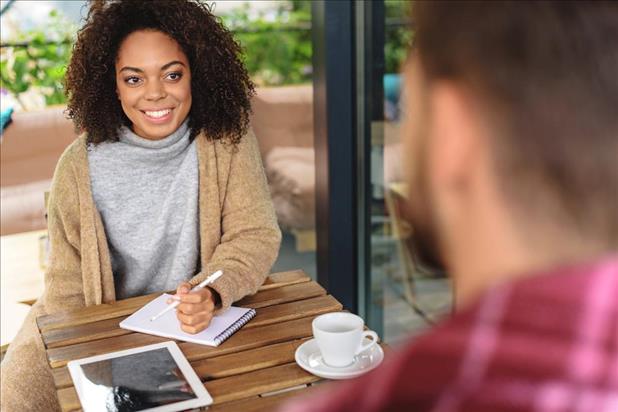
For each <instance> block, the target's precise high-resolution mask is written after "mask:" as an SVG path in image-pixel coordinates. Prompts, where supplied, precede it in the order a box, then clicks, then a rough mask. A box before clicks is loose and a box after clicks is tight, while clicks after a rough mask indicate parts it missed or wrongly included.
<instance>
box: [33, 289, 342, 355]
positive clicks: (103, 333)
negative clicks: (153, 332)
mask: <svg viewBox="0 0 618 412" xmlns="http://www.w3.org/2000/svg"><path fill="white" fill-rule="evenodd" d="M340 309H341V305H340V304H339V302H337V300H336V299H335V298H333V297H332V296H330V295H326V296H318V297H315V298H309V299H305V300H298V301H295V302H289V303H283V304H280V305H275V306H266V307H262V308H258V309H257V315H256V317H255V318H254V319H252V320H251V322H249V323H248V324H247V325H246V326H245V328H253V327H258V326H264V325H268V324H271V323H276V322H282V321H285V320H292V319H298V318H301V317H304V316H310V315H319V314H321V313H327V312H332V311H333V310H340ZM125 317H126V316H123V317H120V318H112V319H106V320H101V321H98V322H93V323H87V324H83V325H77V326H74V327H66V328H60V329H52V330H48V331H46V332H43V342H44V343H45V346H46V347H47V348H48V349H52V348H58V347H62V346H69V345H74V344H77V343H82V342H89V341H93V340H97V339H105V338H109V337H113V336H120V335H127V334H130V333H132V332H131V331H129V330H126V329H121V328H120V327H119V326H118V325H119V323H120V322H121V321H122V320H123V319H124V318H125Z"/></svg>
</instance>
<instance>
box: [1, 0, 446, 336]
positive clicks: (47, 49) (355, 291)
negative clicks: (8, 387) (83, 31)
mask: <svg viewBox="0 0 618 412" xmlns="http://www.w3.org/2000/svg"><path fill="white" fill-rule="evenodd" d="M206 3H208V4H210V5H211V7H212V9H213V12H214V13H215V15H217V16H218V17H219V18H220V19H221V21H222V22H223V23H224V24H225V25H226V26H227V27H228V28H229V29H230V30H231V31H232V32H233V33H234V35H235V37H236V39H237V40H238V41H239V42H240V44H241V45H242V46H243V49H244V60H245V63H246V65H247V68H248V70H249V72H250V74H251V76H252V78H253V80H254V82H255V83H256V85H257V86H258V87H257V96H256V97H255V98H254V101H253V115H252V127H253V129H254V131H255V134H256V136H257V138H258V141H259V144H260V150H261V154H262V158H263V162H264V167H265V170H266V173H267V177H268V180H269V185H270V189H271V194H272V198H273V203H274V205H275V209H276V212H277V217H278V220H279V224H280V226H281V229H282V231H283V233H284V237H283V243H282V248H281V252H280V256H279V259H278V261H277V262H276V264H275V267H274V268H273V272H277V271H284V270H292V269H301V270H304V271H305V272H306V273H307V274H309V275H310V276H312V277H313V278H314V279H316V280H318V281H319V282H320V283H321V284H322V285H323V286H324V287H326V288H327V290H328V291H329V292H330V293H332V294H333V295H334V296H335V297H337V299H339V300H340V301H341V302H343V303H344V306H345V307H346V308H347V309H349V310H352V311H354V312H356V313H359V314H361V316H363V317H365V319H366V320H367V322H368V326H369V327H370V328H372V329H374V330H376V331H377V332H378V333H379V334H380V336H382V337H383V338H384V339H385V340H386V341H387V342H389V343H392V344H397V343H398V342H400V341H401V340H402V339H403V338H404V337H407V336H414V335H416V334H418V333H419V332H420V331H422V330H423V329H425V328H426V327H428V326H429V325H431V324H432V323H433V322H435V320H436V319H438V318H439V317H440V316H443V315H444V314H446V313H448V312H449V311H450V308H451V296H452V291H451V285H450V283H449V281H448V279H447V278H446V276H445V274H443V273H436V272H435V271H433V270H432V269H431V268H426V267H423V265H422V264H420V263H419V262H418V261H417V259H415V256H414V253H413V251H411V250H410V249H409V248H408V247H407V245H408V244H409V240H410V238H411V236H413V234H414V232H413V228H412V227H410V225H409V223H408V222H407V221H406V219H405V216H404V214H403V213H402V209H401V207H400V205H401V204H402V202H405V201H406V200H407V190H408V188H407V186H406V184H405V183H404V182H403V181H402V179H403V173H402V170H401V164H402V162H401V160H400V159H399V155H400V152H401V145H400V137H399V122H400V119H401V112H400V107H401V101H400V91H401V87H402V79H401V76H400V75H399V71H400V68H401V64H402V62H403V61H404V59H405V57H406V53H407V49H408V47H409V45H410V42H411V41H412V39H413V28H412V27H411V24H410V18H409V8H410V2H408V1H395V0H385V1H384V0H379V1H378V0H376V1H367V2H364V1H349V2H346V1H301V0H281V1H217V2H213V1H207V2H206ZM0 7H1V12H2V15H1V25H0V26H1V28H2V33H1V36H2V37H1V45H0V65H1V85H0V93H1V109H2V129H3V132H2V137H1V139H2V140H1V143H0V150H1V155H2V159H1V162H0V167H1V175H0V176H1V179H0V180H1V191H2V193H1V196H2V198H1V215H2V216H1V217H2V220H1V235H2V236H1V247H2V249H1V255H0V260H1V275H2V278H1V285H0V291H1V292H2V299H1V300H2V310H1V312H2V321H1V324H0V329H1V331H2V342H1V343H2V345H6V344H7V343H9V342H10V340H11V339H12V337H13V336H14V334H15V333H16V331H17V328H18V327H19V325H20V324H21V321H22V320H23V317H24V316H25V313H26V312H27V311H28V308H29V306H28V305H30V304H32V302H33V301H34V300H35V299H36V298H37V297H38V296H39V295H40V293H41V292H42V290H43V272H44V269H45V264H46V257H47V253H48V250H47V238H46V220H45V200H46V193H47V192H48V190H49V186H50V182H51V178H52V175H53V170H54V166H55V164H56V162H57V160H58V158H59V156H60V154H61V153H62V151H63V150H64V148H65V147H66V146H67V145H68V144H70V142H71V141H72V140H73V139H74V138H75V137H76V135H75V131H74V129H73V127H72V124H71V122H70V121H69V120H67V119H65V117H64V114H63V110H64V108H65V107H64V104H65V96H64V92H63V84H62V79H63V76H64V72H65V69H66V65H67V62H68V60H69V57H70V53H71V48H72V44H73V42H74V41H75V36H76V33H77V31H78V30H79V28H80V26H81V24H82V19H83V17H84V16H85V15H86V14H87V11H88V5H87V3H86V2H82V1H76V0H74V1H19V0H18V1H15V0H13V1H11V0H6V1H5V0H3V1H1V2H0Z"/></svg>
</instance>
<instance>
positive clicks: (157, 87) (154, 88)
mask: <svg viewBox="0 0 618 412" xmlns="http://www.w3.org/2000/svg"><path fill="white" fill-rule="evenodd" d="M145 97H146V99H147V100H159V99H162V98H164V97H165V87H164V86H163V84H162V82H160V81H157V80H155V81H149V82H148V83H147V84H146V95H145Z"/></svg>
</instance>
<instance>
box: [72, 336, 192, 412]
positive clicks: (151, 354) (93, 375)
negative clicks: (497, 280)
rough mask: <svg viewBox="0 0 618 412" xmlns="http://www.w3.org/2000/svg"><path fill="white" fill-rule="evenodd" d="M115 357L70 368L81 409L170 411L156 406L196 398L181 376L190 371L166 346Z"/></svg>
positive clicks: (92, 360) (184, 377)
mask: <svg viewBox="0 0 618 412" xmlns="http://www.w3.org/2000/svg"><path fill="white" fill-rule="evenodd" d="M179 353H180V351H179ZM118 355H120V354H116V355H115V356H114V357H110V358H107V359H97V358H100V357H95V358H91V359H90V360H88V359H84V360H81V361H78V362H79V365H73V369H74V370H76V372H77V374H78V375H79V379H77V380H76V379H75V378H74V379H73V380H74V382H75V386H76V389H77V391H78V394H79V397H80V400H81V402H82V406H83V407H84V409H85V410H87V411H90V410H92V411H107V412H121V411H143V410H151V409H153V408H155V409H156V410H174V409H175V408H174V409H168V408H161V409H159V408H158V407H161V406H164V405H171V404H178V403H179V402H180V403H184V401H190V400H195V399H197V398H198V395H197V394H196V393H195V391H194V389H193V387H192V385H191V381H190V379H188V377H187V376H185V375H186V373H185V372H190V373H193V374H194V372H193V370H192V369H191V370H190V371H187V370H186V368H184V367H182V365H179V363H178V362H177V360H176V359H175V358H174V356H173V355H172V353H171V352H170V350H169V348H168V347H158V348H154V349H150V350H146V351H140V352H136V353H129V354H126V353H124V354H122V355H121V356H118ZM183 360H184V358H183ZM185 361H186V360H185ZM76 366H77V368H76ZM183 369H185V371H184V372H183ZM72 375H73V371H72ZM198 382H199V380H198ZM194 386H195V385H194ZM200 386H201V385H200ZM202 388H203V386H202ZM84 403H86V404H84Z"/></svg>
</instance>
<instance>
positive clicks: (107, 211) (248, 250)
mask: <svg viewBox="0 0 618 412" xmlns="http://www.w3.org/2000/svg"><path fill="white" fill-rule="evenodd" d="M66 90H67V94H68V98H69V103H68V114H69V117H71V118H72V119H73V121H74V123H75V126H76V127H77V128H78V129H80V130H82V131H83V132H84V133H83V134H82V136H81V137H80V138H79V139H77V140H76V141H75V142H74V143H73V144H72V145H71V146H70V147H69V148H67V150H66V151H65V153H64V154H63V155H62V157H61V159H60V161H59V162H58V165H57V167H56V172H55V174H54V180H53V183H52V190H51V194H50V198H49V206H48V216H49V222H48V228H49V236H50V242H51V255H50V259H49V261H50V263H49V267H48V269H47V271H46V273H45V285H46V288H45V291H44V294H43V296H42V297H41V299H39V300H38V302H37V304H36V305H35V306H34V307H33V309H32V311H31V313H30V314H29V316H28V318H27V319H26V321H25V323H24V326H23V327H22V330H21V331H20V333H19V334H18V336H17V337H16V338H15V340H14V341H13V343H12V344H11V347H10V349H9V351H8V352H7V354H6V356H5V358H4V361H3V363H2V379H1V385H2V398H1V401H0V402H1V405H0V408H1V409H2V410H3V411H14V410H46V411H48V410H57V409H59V405H58V401H57V398H56V393H55V391H54V383H53V378H52V374H51V371H50V370H49V367H48V366H47V361H46V358H45V354H44V351H43V344H42V342H41V340H40V336H39V335H38V331H37V328H36V325H35V319H36V317H37V316H40V315H43V314H50V313H54V312H58V311H62V310H66V309H69V308H79V307H83V306H89V305H96V304H102V303H108V302H112V301H114V300H116V299H124V298H129V297H133V296H139V295H144V294H148V293H155V292H162V291H167V290H171V289H176V291H177V294H178V296H179V300H180V304H179V305H178V306H177V309H176V311H177V317H178V320H179V322H180V325H181V327H182V329H183V330H184V331H185V332H187V333H197V332H200V331H202V330H203V329H205V328H206V327H208V325H209V324H210V321H211V319H212V316H213V315H214V314H215V313H217V311H223V310H226V309H227V308H228V307H229V306H230V305H231V304H232V303H233V302H234V301H236V300H238V299H240V298H242V297H244V296H245V295H247V294H251V293H255V291H257V289H258V287H259V286H260V285H261V284H262V283H263V281H264V279H265V278H266V275H267V274H268V272H269V270H270V268H271V265H272V263H273V262H274V260H275V258H276V256H277V253H278V249H279V243H280V240H281V233H280V231H279V228H278V226H277V222H276V218H275V214H274V211H273V207H272V203H271V200H270V195H269V191H268V188H267V185H266V179H265V176H264V171H263V167H262V163H261V158H260V154H259V151H258V147H257V142H256V140H255V136H254V135H253V133H252V132H251V130H249V128H248V123H249V117H248V116H249V111H250V98H251V96H252V95H253V84H252V83H251V81H250V80H249V76H248V74H247V71H246V69H245V67H244V66H243V64H242V61H241V59H240V47H239V46H238V44H237V43H236V42H235V41H234V39H233V38H232V35H231V34H230V32H229V31H227V29H225V28H224V27H223V26H222V25H221V23H219V21H218V20H217V19H216V18H215V17H214V16H213V15H212V14H211V13H210V10H209V9H208V7H207V6H206V5H204V4H203V3H200V2H198V1H194V0H177V1H173V2H171V1H167V0H165V1H159V0H152V1H151V0H118V1H105V2H104V1H96V2H94V3H93V5H92V6H91V9H90V12H89V14H88V17H87V20H86V24H85V25H84V27H83V28H82V29H81V30H80V32H79V33H78V38H77V42H76V44H75V48H74V53H73V56H72V58H71V62H70V64H69V67H68V68H67V75H66ZM217 270H222V271H223V272H224V275H223V276H221V277H220V278H218V279H217V280H216V281H215V282H213V283H212V284H210V285H209V286H208V287H206V288H203V289H201V290H200V291H197V292H191V293H188V292H189V290H190V289H191V287H192V286H194V285H196V284H198V283H200V282H201V281H203V280H204V279H205V278H206V277H207V276H208V275H209V274H210V273H213V272H215V271H217ZM26 383H27V384H26ZM33 389H35V390H33Z"/></svg>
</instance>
